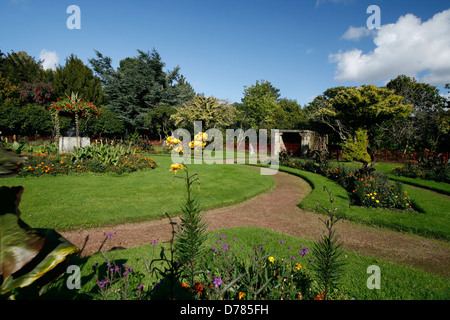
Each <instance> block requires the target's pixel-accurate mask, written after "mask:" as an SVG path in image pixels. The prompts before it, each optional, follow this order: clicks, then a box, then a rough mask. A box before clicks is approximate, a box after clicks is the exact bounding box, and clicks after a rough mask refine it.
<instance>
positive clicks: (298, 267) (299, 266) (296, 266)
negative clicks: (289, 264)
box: [294, 263, 302, 270]
mask: <svg viewBox="0 0 450 320" xmlns="http://www.w3.org/2000/svg"><path fill="white" fill-rule="evenodd" d="M294 267H295V269H297V270H300V269H301V268H302V265H301V264H300V263H296V264H295V266H294Z"/></svg>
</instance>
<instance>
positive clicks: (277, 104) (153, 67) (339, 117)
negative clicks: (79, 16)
mask: <svg viewBox="0 0 450 320" xmlns="http://www.w3.org/2000/svg"><path fill="white" fill-rule="evenodd" d="M94 53H95V55H94V57H93V58H90V59H88V62H89V65H85V64H84V63H83V61H82V60H80V59H79V58H78V57H77V56H76V55H74V54H71V55H70V56H69V57H67V58H66V60H65V63H64V64H63V65H59V66H57V67H56V69H55V70H51V69H47V70H44V69H43V67H42V61H37V60H36V59H35V58H33V57H31V56H29V55H28V54H27V53H26V52H24V51H19V52H11V53H7V54H5V53H2V52H1V51H0V131H2V134H3V135H13V134H16V135H26V136H54V134H55V132H54V129H55V124H54V121H53V118H52V116H51V115H50V113H49V112H48V110H47V109H48V108H49V106H50V105H51V104H52V103H53V102H55V101H57V100H58V99H65V98H67V97H69V96H70V95H72V94H73V93H76V94H77V96H79V97H82V98H83V99H85V100H86V101H90V102H92V103H93V104H95V105H96V106H97V107H99V108H101V110H102V112H101V114H100V116H98V117H95V118H93V119H89V124H87V123H84V124H83V125H82V126H81V127H82V128H84V134H85V135H87V136H90V137H93V138H98V137H116V138H117V137H126V136H127V135H132V134H134V135H141V136H145V137H147V138H149V139H164V138H165V137H166V136H168V135H170V134H171V132H172V131H173V130H174V129H176V128H186V129H190V130H193V122H194V121H195V120H201V121H202V123H203V129H204V130H207V129H209V128H213V127H214V128H219V129H223V130H224V129H226V128H233V129H237V128H242V129H244V130H247V129H250V128H252V129H255V130H258V129H275V128H276V129H309V130H315V131H318V132H321V133H326V134H328V135H329V141H330V142H331V143H332V144H336V145H340V146H342V147H345V148H347V149H349V150H350V149H351V148H353V149H358V146H359V148H360V149H361V148H362V149H363V153H364V152H365V151H367V148H368V147H370V148H374V149H380V148H387V149H391V150H405V151H406V150H421V151H422V150H423V149H425V148H426V149H429V150H433V151H439V150H441V151H442V150H444V149H448V147H447V146H448V145H450V143H449V142H450V137H449V136H450V133H449V131H450V130H449V126H450V125H449V119H450V116H449V110H448V105H449V99H448V98H446V97H444V96H442V95H441V94H440V92H439V90H438V89H437V88H436V87H434V86H431V85H429V84H426V83H420V82H417V81H416V80H415V79H414V78H410V77H407V76H404V75H400V76H398V77H397V78H395V79H393V80H391V81H390V82H388V83H387V85H386V86H385V87H377V86H374V85H363V86H360V87H343V86H342V87H335V88H329V89H327V90H326V91H324V92H323V93H322V94H321V95H319V96H317V97H316V98H315V99H314V100H313V101H311V102H309V103H308V104H306V105H304V106H303V107H302V106H301V105H300V104H299V103H298V102H297V101H296V100H294V99H289V98H285V97H281V95H280V89H278V88H276V87H275V86H273V85H272V84H271V83H270V82H269V81H267V80H257V81H256V83H254V84H252V85H250V86H244V90H243V97H242V99H241V101H240V102H235V103H230V102H229V101H227V100H222V99H218V98H216V97H213V96H211V97H206V96H205V95H204V94H202V93H197V92H195V91H194V89H193V87H192V86H191V85H190V83H189V82H188V81H187V79H186V77H185V76H183V75H182V73H181V71H180V67H176V68H174V69H173V70H165V63H164V62H163V61H162V58H161V56H160V55H159V53H158V52H157V51H156V50H155V49H153V50H152V51H149V52H144V51H142V50H137V55H136V56H135V57H126V58H125V59H123V60H121V61H119V64H118V67H117V68H114V67H113V64H112V59H111V58H110V57H108V56H106V55H103V54H102V53H101V52H99V51H94ZM446 88H447V89H449V90H450V85H447V86H446ZM85 121H88V120H85ZM59 126H60V130H61V133H63V134H64V132H67V131H69V130H70V129H71V128H72V126H73V119H71V118H70V117H69V116H63V117H61V119H60V122H59ZM445 151H447V150H445Z"/></svg>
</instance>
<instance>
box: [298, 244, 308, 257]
mask: <svg viewBox="0 0 450 320" xmlns="http://www.w3.org/2000/svg"><path fill="white" fill-rule="evenodd" d="M308 250H309V248H305V247H303V246H302V250H300V254H301V255H302V257H303V256H304V255H305V254H307V253H308Z"/></svg>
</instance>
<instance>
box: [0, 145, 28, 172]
mask: <svg viewBox="0 0 450 320" xmlns="http://www.w3.org/2000/svg"><path fill="white" fill-rule="evenodd" d="M24 160H26V158H25V157H23V156H19V155H17V154H16V153H15V152H14V151H13V150H10V149H4V148H3V147H2V146H0V177H2V178H7V177H11V176H15V175H17V174H18V173H19V164H18V162H20V161H24Z"/></svg>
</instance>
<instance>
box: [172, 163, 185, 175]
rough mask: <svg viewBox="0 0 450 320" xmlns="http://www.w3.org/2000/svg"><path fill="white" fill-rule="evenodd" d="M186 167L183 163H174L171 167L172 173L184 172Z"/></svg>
mask: <svg viewBox="0 0 450 320" xmlns="http://www.w3.org/2000/svg"><path fill="white" fill-rule="evenodd" d="M183 169H184V166H183V165H182V164H181V163H172V164H171V165H170V171H174V172H175V174H177V170H183Z"/></svg>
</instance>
